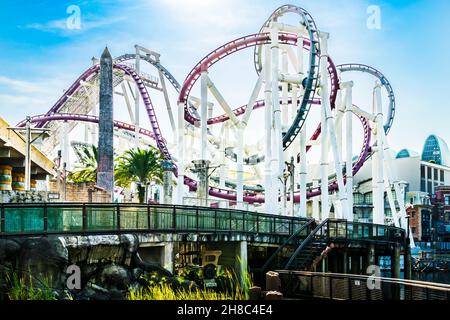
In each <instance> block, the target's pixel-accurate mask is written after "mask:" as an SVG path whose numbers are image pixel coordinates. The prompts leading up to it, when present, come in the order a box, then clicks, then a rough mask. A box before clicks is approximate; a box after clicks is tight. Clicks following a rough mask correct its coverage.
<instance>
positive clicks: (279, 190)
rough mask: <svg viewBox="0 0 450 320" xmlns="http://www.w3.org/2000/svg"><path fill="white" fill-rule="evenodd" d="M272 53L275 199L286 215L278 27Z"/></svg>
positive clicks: (274, 29) (272, 38) (281, 211)
mask: <svg viewBox="0 0 450 320" xmlns="http://www.w3.org/2000/svg"><path fill="white" fill-rule="evenodd" d="M270 34H271V46H270V47H271V53H272V103H273V118H274V119H273V120H274V121H273V124H274V149H275V153H274V155H273V158H272V159H273V163H274V164H275V165H276V166H277V169H276V171H277V172H276V182H275V183H276V188H275V190H274V191H275V199H274V200H275V201H276V202H278V196H277V195H279V196H280V201H279V202H278V213H279V214H281V215H284V209H285V207H284V205H283V204H284V203H285V197H286V194H285V192H284V181H283V171H284V167H285V164H284V152H283V135H282V132H281V109H280V94H279V90H278V83H279V82H278V77H279V70H280V69H279V48H280V45H279V42H278V29H277V28H273V29H271V33H270Z"/></svg>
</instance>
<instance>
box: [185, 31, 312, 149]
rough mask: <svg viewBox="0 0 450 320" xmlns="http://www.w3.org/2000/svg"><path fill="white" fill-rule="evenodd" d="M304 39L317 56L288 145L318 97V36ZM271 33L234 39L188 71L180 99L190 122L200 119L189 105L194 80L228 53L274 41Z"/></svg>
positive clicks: (286, 37) (282, 37)
mask: <svg viewBox="0 0 450 320" xmlns="http://www.w3.org/2000/svg"><path fill="white" fill-rule="evenodd" d="M278 40H279V42H280V43H281V44H287V45H296V44H297V42H298V38H297V36H296V35H293V34H288V33H280V34H279V36H278ZM301 40H302V41H303V45H309V46H310V48H311V50H310V51H311V53H314V54H311V57H314V58H312V59H311V61H310V64H311V66H310V70H309V73H308V77H307V81H306V86H305V93H304V98H303V100H302V104H301V106H300V108H299V110H298V112H297V115H296V118H295V120H294V122H293V123H292V125H291V127H290V128H289V130H288V131H287V133H286V134H285V135H284V137H283V147H284V149H287V148H288V147H289V145H290V144H291V143H292V141H293V140H294V139H295V137H296V136H297V134H298V132H300V129H301V126H302V124H303V122H304V121H305V119H306V115H307V113H308V111H309V107H310V101H313V100H314V92H315V90H316V86H317V81H318V70H319V64H318V52H319V51H320V50H319V49H318V42H317V43H316V42H315V40H313V41H309V40H308V39H301ZM270 42H271V40H270V35H269V34H267V33H264V34H252V35H249V36H246V37H242V38H239V39H236V40H234V41H231V42H229V43H227V44H225V45H223V46H221V47H219V48H217V49H216V50H214V51H212V52H211V53H210V54H208V55H207V56H206V57H205V58H203V59H202V60H201V61H200V62H199V63H198V64H197V65H196V66H195V67H194V68H193V69H192V71H191V72H190V73H189V74H188V76H187V77H186V80H185V81H184V84H183V87H182V89H181V91H180V96H179V99H178V102H179V103H183V104H184V105H185V120H186V121H187V122H189V123H190V124H193V125H194V124H195V123H198V122H199V119H198V118H196V117H194V116H193V115H192V114H191V113H190V112H189V109H188V108H187V101H188V98H189V95H190V91H191V89H192V87H193V86H194V84H195V83H196V82H197V80H198V79H199V77H200V74H201V72H202V70H207V69H209V68H210V67H211V66H212V65H214V64H215V63H217V62H218V61H220V60H222V59H224V58H225V57H227V56H228V55H230V54H232V53H235V52H237V51H240V50H243V49H245V48H249V47H254V46H259V45H264V44H268V43H270Z"/></svg>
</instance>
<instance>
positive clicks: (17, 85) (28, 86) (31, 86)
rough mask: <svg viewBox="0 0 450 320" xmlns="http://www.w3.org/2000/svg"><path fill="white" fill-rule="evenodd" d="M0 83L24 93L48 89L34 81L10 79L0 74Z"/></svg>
mask: <svg viewBox="0 0 450 320" xmlns="http://www.w3.org/2000/svg"><path fill="white" fill-rule="evenodd" d="M0 85H5V86H7V87H8V88H10V89H11V90H16V91H18V92H25V93H36V92H46V91H48V89H46V88H44V87H42V86H39V85H37V84H36V83H32V82H28V81H23V80H16V79H11V78H8V77H4V76H0Z"/></svg>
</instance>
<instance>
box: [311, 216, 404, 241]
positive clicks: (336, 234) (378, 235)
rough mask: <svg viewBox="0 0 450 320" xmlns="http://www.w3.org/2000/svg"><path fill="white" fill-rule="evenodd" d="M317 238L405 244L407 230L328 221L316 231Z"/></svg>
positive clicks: (343, 221) (361, 223)
mask: <svg viewBox="0 0 450 320" xmlns="http://www.w3.org/2000/svg"><path fill="white" fill-rule="evenodd" d="M314 233H315V237H317V238H322V239H326V240H346V241H353V240H357V241H361V240H367V241H377V242H391V243H392V242H394V243H402V244H403V243H404V241H405V230H404V229H401V228H397V227H393V226H387V225H379V224H372V223H364V222H351V221H347V220H338V219H327V220H325V221H324V222H323V223H322V224H321V226H320V228H318V229H317V230H315V232H314Z"/></svg>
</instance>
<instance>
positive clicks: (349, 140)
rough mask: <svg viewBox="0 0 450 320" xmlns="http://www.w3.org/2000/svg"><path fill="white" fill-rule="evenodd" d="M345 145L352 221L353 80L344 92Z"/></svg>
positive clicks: (349, 219)
mask: <svg viewBox="0 0 450 320" xmlns="http://www.w3.org/2000/svg"><path fill="white" fill-rule="evenodd" d="M344 104H345V130H346V134H345V146H346V152H345V153H346V161H345V171H346V175H347V184H346V191H347V217H346V219H347V220H348V221H353V122H352V121H353V119H352V117H353V114H352V108H351V107H352V104H353V82H348V83H347V84H346V92H345V101H344Z"/></svg>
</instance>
